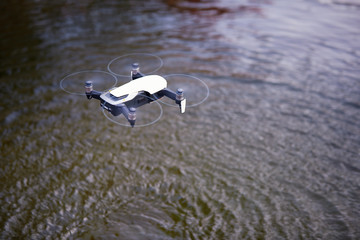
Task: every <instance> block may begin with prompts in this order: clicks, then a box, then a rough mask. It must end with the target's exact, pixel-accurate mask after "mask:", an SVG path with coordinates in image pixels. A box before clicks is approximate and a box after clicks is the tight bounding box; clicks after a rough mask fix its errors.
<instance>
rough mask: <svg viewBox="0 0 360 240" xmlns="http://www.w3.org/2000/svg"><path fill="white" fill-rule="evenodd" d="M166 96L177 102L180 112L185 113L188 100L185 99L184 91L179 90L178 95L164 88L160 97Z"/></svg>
mask: <svg viewBox="0 0 360 240" xmlns="http://www.w3.org/2000/svg"><path fill="white" fill-rule="evenodd" d="M163 96H166V97H168V98H170V99H172V100H174V101H175V103H176V104H178V105H179V107H180V112H181V113H184V112H185V108H186V98H185V97H184V91H183V90H182V89H181V88H179V89H178V90H177V91H176V93H175V92H173V91H171V90H170V89H168V88H164V89H163V90H161V91H160V97H163Z"/></svg>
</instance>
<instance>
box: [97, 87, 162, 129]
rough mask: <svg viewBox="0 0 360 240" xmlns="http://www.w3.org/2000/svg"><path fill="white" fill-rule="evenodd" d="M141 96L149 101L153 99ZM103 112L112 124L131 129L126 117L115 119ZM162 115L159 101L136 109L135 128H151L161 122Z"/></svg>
mask: <svg viewBox="0 0 360 240" xmlns="http://www.w3.org/2000/svg"><path fill="white" fill-rule="evenodd" d="M140 95H141V96H143V97H146V98H148V99H152V98H150V97H148V96H146V95H142V94H140ZM102 111H103V114H104V115H105V117H106V118H107V119H109V120H110V121H111V122H113V123H115V124H117V125H120V126H124V127H131V125H130V123H129V122H128V120H127V119H126V118H125V116H124V115H122V114H120V115H119V116H116V117H115V116H113V115H112V114H111V113H110V112H108V111H107V110H105V109H102ZM162 115H163V109H162V107H161V105H160V103H158V102H157V101H154V102H151V103H149V104H146V105H144V106H141V107H138V108H137V109H136V122H135V126H134V127H146V126H150V125H152V124H154V123H156V122H157V121H159V120H160V118H161V117H162Z"/></svg>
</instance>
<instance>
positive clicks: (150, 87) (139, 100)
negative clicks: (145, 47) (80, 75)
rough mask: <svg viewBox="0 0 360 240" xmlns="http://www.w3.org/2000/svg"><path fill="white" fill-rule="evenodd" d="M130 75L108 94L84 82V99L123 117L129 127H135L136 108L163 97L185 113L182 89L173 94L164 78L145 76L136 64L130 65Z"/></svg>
mask: <svg viewBox="0 0 360 240" xmlns="http://www.w3.org/2000/svg"><path fill="white" fill-rule="evenodd" d="M130 74H131V79H132V80H131V81H130V82H128V83H126V84H124V85H122V86H120V87H117V88H114V89H111V90H110V91H108V92H98V91H95V90H93V84H92V82H91V81H86V83H85V94H86V97H87V98H88V99H89V100H90V99H92V98H95V99H98V100H100V105H101V107H102V108H104V109H105V110H107V111H109V112H110V113H111V114H112V115H113V116H119V115H120V114H122V115H124V117H125V118H126V119H127V120H128V122H129V123H130V125H131V127H134V125H135V121H136V109H137V108H139V107H141V106H143V105H145V104H148V103H151V102H153V101H156V100H158V99H161V98H162V97H164V96H165V97H168V98H170V99H172V100H174V101H175V103H176V104H178V105H179V107H180V112H181V113H184V112H185V107H186V98H185V97H184V91H183V89H181V88H178V89H177V91H176V92H174V91H172V90H170V89H168V88H167V81H166V79H165V78H163V77H161V76H159V75H149V76H145V75H144V74H142V73H141V72H140V71H139V64H138V63H133V64H132V70H131V73H130ZM145 96H147V97H145Z"/></svg>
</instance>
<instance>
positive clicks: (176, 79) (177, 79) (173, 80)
mask: <svg viewBox="0 0 360 240" xmlns="http://www.w3.org/2000/svg"><path fill="white" fill-rule="evenodd" d="M164 78H165V79H166V81H167V84H168V88H169V89H171V90H173V91H174V92H176V90H177V89H179V88H181V89H183V90H184V97H185V98H186V107H187V108H189V107H195V106H197V105H199V104H201V103H203V102H204V101H205V100H206V99H207V98H208V97H209V93H210V91H209V87H208V86H207V84H206V83H205V82H204V81H203V80H201V79H200V78H197V77H194V76H190V75H187V74H170V75H166V76H164ZM159 101H160V102H162V103H164V104H165V105H168V106H174V107H178V105H177V104H176V103H175V102H174V100H171V99H169V98H166V97H163V98H161V99H159Z"/></svg>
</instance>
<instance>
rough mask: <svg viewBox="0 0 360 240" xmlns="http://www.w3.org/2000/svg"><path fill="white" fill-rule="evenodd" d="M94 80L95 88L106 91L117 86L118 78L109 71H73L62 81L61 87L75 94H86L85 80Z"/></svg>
mask: <svg viewBox="0 0 360 240" xmlns="http://www.w3.org/2000/svg"><path fill="white" fill-rule="evenodd" d="M86 81H92V83H93V87H94V90H96V91H100V92H103V91H106V90H108V89H111V88H113V87H115V86H116V84H117V82H118V79H117V77H116V76H114V75H113V74H111V73H109V72H104V71H100V70H84V71H79V72H74V73H71V74H69V75H67V76H65V77H64V78H63V79H61V81H60V88H61V89H62V90H64V91H65V92H67V93H70V94H73V95H85V82H86Z"/></svg>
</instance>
